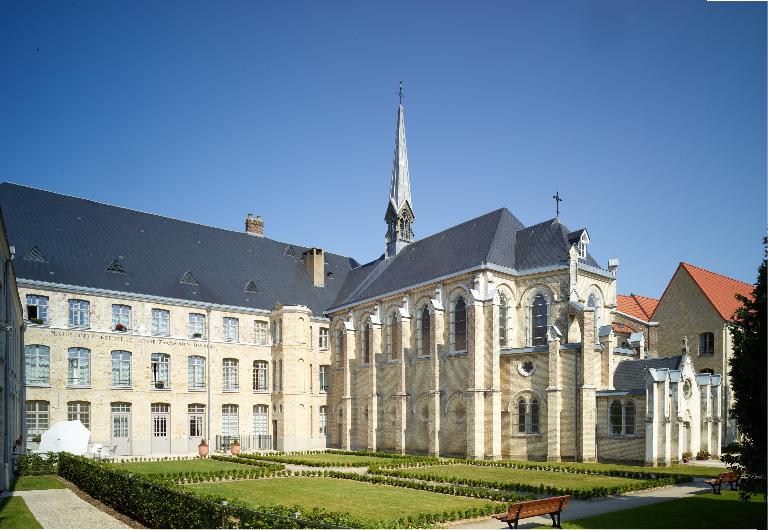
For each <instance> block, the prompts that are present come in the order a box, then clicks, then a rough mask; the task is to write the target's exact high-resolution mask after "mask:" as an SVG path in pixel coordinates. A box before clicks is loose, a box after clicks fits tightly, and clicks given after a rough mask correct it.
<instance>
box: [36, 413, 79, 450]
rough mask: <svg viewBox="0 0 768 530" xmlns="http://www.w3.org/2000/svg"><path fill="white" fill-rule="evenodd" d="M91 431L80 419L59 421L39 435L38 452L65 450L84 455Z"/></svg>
mask: <svg viewBox="0 0 768 530" xmlns="http://www.w3.org/2000/svg"><path fill="white" fill-rule="evenodd" d="M90 439H91V431H89V430H88V429H86V428H85V425H83V424H82V423H81V422H80V420H74V421H60V422H57V423H56V424H55V425H54V426H53V427H51V428H50V429H48V430H47V431H45V432H44V433H43V434H42V436H41V437H40V448H39V449H38V452H40V453H48V452H51V451H52V452H56V453H57V452H59V451H66V452H68V453H72V454H73V455H81V456H82V455H84V454H85V453H86V451H88V441H89V440H90Z"/></svg>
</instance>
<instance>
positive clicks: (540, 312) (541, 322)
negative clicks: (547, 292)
mask: <svg viewBox="0 0 768 530" xmlns="http://www.w3.org/2000/svg"><path fill="white" fill-rule="evenodd" d="M548 321H549V304H548V303H547V299H546V297H545V296H544V295H543V294H541V293H539V294H537V295H536V296H535V297H534V298H533V305H532V306H531V316H530V322H531V326H530V327H531V336H530V341H531V346H546V345H547V322H548Z"/></svg>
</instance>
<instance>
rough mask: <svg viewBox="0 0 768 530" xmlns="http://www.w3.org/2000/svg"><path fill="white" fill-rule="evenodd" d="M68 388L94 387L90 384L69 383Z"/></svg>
mask: <svg viewBox="0 0 768 530" xmlns="http://www.w3.org/2000/svg"><path fill="white" fill-rule="evenodd" d="M67 388H92V387H91V385H90V384H87V385H67Z"/></svg>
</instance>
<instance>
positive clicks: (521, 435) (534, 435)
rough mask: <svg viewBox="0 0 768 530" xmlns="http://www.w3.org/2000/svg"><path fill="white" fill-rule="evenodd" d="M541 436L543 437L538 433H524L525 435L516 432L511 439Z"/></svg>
mask: <svg viewBox="0 0 768 530" xmlns="http://www.w3.org/2000/svg"><path fill="white" fill-rule="evenodd" d="M542 436H543V435H542V434H541V433H540V432H539V433H535V432H526V433H522V432H518V433H515V434H513V435H512V438H541V437H542Z"/></svg>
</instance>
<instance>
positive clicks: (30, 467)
mask: <svg viewBox="0 0 768 530" xmlns="http://www.w3.org/2000/svg"><path fill="white" fill-rule="evenodd" d="M58 462H59V455H58V453H45V454H44V455H41V454H36V453H30V454H26V455H19V457H18V459H17V460H16V471H17V472H18V474H19V475H21V476H31V475H55V474H56V466H57V464H58Z"/></svg>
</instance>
